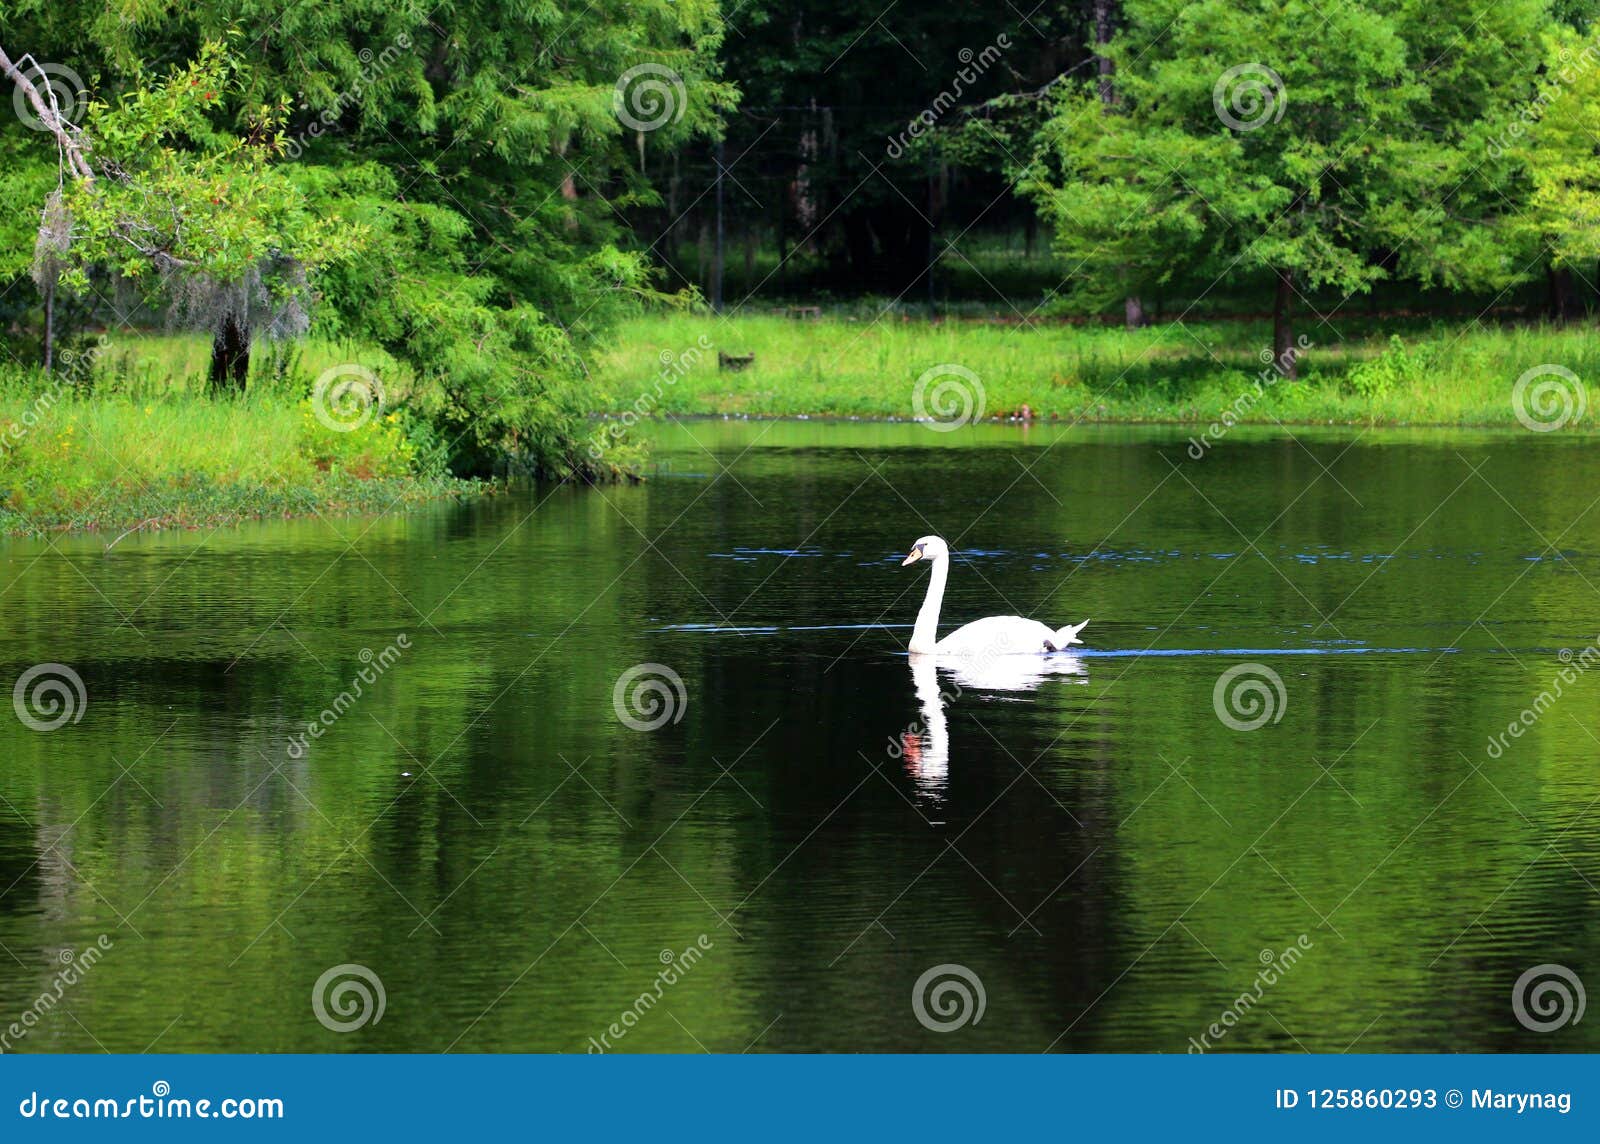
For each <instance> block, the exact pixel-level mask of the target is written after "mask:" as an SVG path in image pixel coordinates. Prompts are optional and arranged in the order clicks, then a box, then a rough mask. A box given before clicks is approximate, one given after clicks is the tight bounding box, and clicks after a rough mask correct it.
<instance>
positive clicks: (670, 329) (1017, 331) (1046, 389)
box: [596, 310, 1600, 427]
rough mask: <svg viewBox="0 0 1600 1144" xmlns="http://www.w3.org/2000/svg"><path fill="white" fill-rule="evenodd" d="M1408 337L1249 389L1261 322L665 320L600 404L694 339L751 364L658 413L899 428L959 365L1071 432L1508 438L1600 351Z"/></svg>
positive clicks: (639, 385)
mask: <svg viewBox="0 0 1600 1144" xmlns="http://www.w3.org/2000/svg"><path fill="white" fill-rule="evenodd" d="M1400 325H1404V323H1398V322H1393V321H1384V322H1376V321H1370V320H1351V321H1349V322H1341V327H1340V330H1339V336H1337V337H1336V336H1335V334H1334V333H1333V331H1332V330H1331V329H1328V328H1320V327H1318V326H1316V325H1315V323H1313V322H1311V321H1306V322H1303V323H1302V324H1301V325H1300V327H1299V332H1300V333H1301V334H1303V335H1304V336H1305V337H1306V338H1307V339H1308V340H1309V341H1310V342H1311V343H1312V348H1311V350H1310V351H1309V353H1307V354H1306V356H1305V357H1304V358H1303V359H1302V362H1301V378H1300V380H1299V381H1297V382H1295V383H1292V384H1290V383H1283V382H1279V383H1278V384H1274V385H1265V386H1263V387H1262V389H1261V391H1260V392H1259V393H1258V392H1257V386H1256V382H1257V379H1258V378H1261V377H1262V376H1263V370H1264V369H1266V367H1265V366H1264V365H1263V363H1262V361H1261V355H1262V354H1263V353H1264V352H1269V347H1270V345H1271V327H1270V324H1269V323H1265V322H1243V321H1240V322H1217V323H1203V324H1201V323H1194V324H1189V325H1186V326H1179V325H1176V324H1168V325H1162V326H1151V327H1148V328H1145V329H1142V330H1133V331H1129V330H1124V329H1120V328H1116V327H1104V326H1074V325H1061V324H1056V325H1039V326H1034V327H1032V328H1022V327H1021V326H1019V325H1017V324H1005V323H1002V322H962V321H953V322H944V323H940V324H929V323H928V322H925V321H921V320H912V319H910V318H908V317H906V316H904V315H897V314H891V315H887V316H885V317H883V318H882V319H881V320H879V321H876V322H874V321H873V320H872V317H871V311H866V310H863V311H862V312H861V313H859V314H852V315H850V316H848V317H845V318H843V319H837V318H834V317H831V316H830V317H829V318H825V319H822V320H797V319H791V318H786V317H778V316H773V315H749V316H745V315H741V316H737V317H733V318H731V319H728V320H726V321H724V320H722V319H719V318H717V317H716V316H714V315H706V314H700V315H696V314H689V315H672V316H660V317H646V318H639V319H636V320H634V321H632V322H630V323H629V324H627V325H625V326H624V327H623V328H622V329H621V330H619V331H618V333H617V335H616V337H615V339H614V340H613V343H612V347H613V348H611V349H610V350H609V351H608V352H606V353H604V354H603V355H602V356H601V359H600V361H599V364H598V366H597V368H596V379H597V381H598V382H599V383H600V387H601V390H602V393H603V397H604V400H605V401H606V403H607V405H608V406H609V407H610V408H612V409H618V410H620V409H624V408H626V407H628V406H629V405H630V403H631V402H632V401H633V400H634V399H635V397H636V396H637V395H638V394H640V393H641V392H645V391H652V392H653V390H654V383H655V379H656V377H657V375H658V372H659V371H660V369H661V365H660V359H659V356H658V355H659V354H660V353H661V352H662V351H669V352H674V353H678V352H682V351H683V350H685V349H687V348H688V347H690V346H693V345H694V344H695V341H696V339H697V338H699V337H701V336H702V335H703V336H705V337H707V338H709V339H710V341H711V342H712V343H713V344H714V346H715V347H716V349H718V350H721V351H723V352H726V353H730V354H745V353H754V354H755V355H756V360H755V363H754V365H752V366H751V367H750V368H748V369H745V370H742V371H740V372H731V371H718V370H717V368H716V363H715V359H714V357H712V356H711V355H709V354H708V355H707V357H706V359H705V361H703V362H702V363H701V364H699V365H697V366H695V367H694V368H693V369H692V370H691V371H690V372H689V373H688V374H687V375H686V376H684V377H682V378H680V379H678V380H677V381H676V382H674V383H673V384H670V385H666V386H663V387H662V393H661V395H660V402H659V404H660V407H661V408H662V409H663V410H665V411H666V412H670V413H708V414H716V413H736V414H739V413H746V414H771V415H793V414H803V413H804V414H818V415H839V416H863V417H908V416H910V415H911V414H912V391H913V387H914V386H915V384H916V381H917V379H918V377H919V376H921V375H922V374H923V372H924V371H926V370H928V369H930V368H931V367H933V366H936V365H940V364H943V363H955V364H958V365H961V366H964V367H965V368H967V369H970V370H972V371H973V372H974V373H975V374H977V376H978V377H979V378H980V379H981V381H982V384H983V388H984V397H985V406H986V409H987V411H988V413H990V414H995V413H1008V412H1011V411H1013V410H1016V409H1017V408H1018V407H1020V406H1022V405H1023V404H1027V405H1029V406H1030V407H1031V408H1032V410H1033V412H1034V413H1035V415H1037V416H1045V417H1048V416H1051V415H1055V416H1057V417H1060V418H1063V419H1074V418H1085V419H1089V420H1100V419H1103V420H1113V421H1115V420H1127V421H1137V420H1172V421H1193V422H1199V423H1205V422H1210V421H1213V420H1216V419H1218V418H1220V417H1222V416H1223V414H1224V412H1225V411H1228V410H1230V409H1232V410H1234V412H1235V414H1236V415H1240V414H1242V416H1240V419H1241V420H1244V421H1255V422H1265V423H1271V422H1272V421H1274V420H1278V421H1337V422H1346V423H1358V424H1359V423H1380V424H1382V423H1412V424H1453V425H1468V424H1482V425H1515V424H1516V423H1517V422H1516V415H1515V411H1514V409H1513V407H1512V404H1511V390H1512V386H1513V385H1514V384H1515V382H1516V379H1517V378H1518V376H1520V375H1521V374H1522V373H1523V372H1524V371H1526V370H1528V369H1530V368H1532V367H1533V366H1536V365H1541V364H1545V363H1553V364H1559V365H1562V366H1564V367H1565V368H1567V369H1570V370H1572V371H1573V372H1574V373H1576V374H1577V376H1578V377H1579V378H1580V379H1582V378H1590V377H1593V378H1600V349H1597V348H1596V347H1595V345H1594V342H1593V338H1592V337H1591V336H1590V334H1589V332H1588V331H1586V330H1584V329H1583V328H1581V327H1578V326H1573V327H1569V328H1565V329H1559V328H1547V327H1531V328H1519V329H1489V328H1485V327H1481V326H1480V327H1475V328H1465V327H1461V326H1456V325H1443V324H1434V325H1426V324H1416V323H1412V326H1411V328H1409V329H1408V330H1407V331H1406V332H1405V333H1404V335H1403V336H1402V338H1401V340H1400V344H1399V345H1396V344H1394V342H1393V340H1392V335H1391V331H1392V330H1393V329H1395V328H1396V327H1397V326H1400ZM1341 338H1342V340H1341ZM1363 365H1365V366H1366V368H1362V367H1363ZM1246 394H1248V395H1250V396H1249V397H1247V398H1245V400H1244V402H1243V403H1242V404H1241V403H1240V398H1241V396H1242V395H1246ZM1588 423H1590V422H1589V421H1588V420H1587V419H1586V420H1585V422H1581V423H1580V426H1579V427H1582V426H1583V425H1584V424H1588Z"/></svg>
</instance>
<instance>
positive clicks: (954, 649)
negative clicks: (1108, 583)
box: [901, 536, 1089, 656]
mask: <svg viewBox="0 0 1600 1144" xmlns="http://www.w3.org/2000/svg"><path fill="white" fill-rule="evenodd" d="M918 560H926V561H928V562H929V563H930V564H931V565H932V566H933V567H932V571H931V573H930V575H929V576H928V594H927V595H926V596H925V597H924V598H923V600H922V610H921V611H919V612H918V613H917V623H916V626H915V627H914V628H912V630H911V644H910V646H909V647H908V648H907V650H908V651H910V652H911V654H912V655H924V654H938V655H961V656H989V655H1044V654H1046V653H1049V652H1053V651H1059V650H1061V649H1062V648H1065V647H1067V646H1069V645H1070V644H1076V643H1082V642H1083V641H1082V640H1080V639H1079V638H1078V633H1079V632H1081V631H1082V630H1083V629H1084V627H1085V626H1086V625H1087V624H1088V623H1089V621H1088V620H1084V621H1083V623H1081V624H1068V625H1067V626H1066V627H1064V628H1052V627H1050V626H1049V625H1048V624H1041V623H1040V622H1039V621H1038V620H1025V619H1023V618H1022V617H1021V616H985V617H984V618H983V619H981V620H973V621H972V623H970V624H967V625H965V626H964V627H959V628H957V629H956V630H955V631H953V632H951V633H950V634H949V635H947V636H945V637H944V639H940V638H939V605H940V604H941V603H942V602H943V601H944V585H945V581H946V580H947V579H948V578H949V575H950V547H949V545H947V544H945V542H944V541H943V540H941V539H940V538H939V537H937V536H924V537H923V538H922V539H921V540H919V541H917V542H916V543H915V544H914V545H912V546H911V553H910V555H908V556H907V557H906V558H905V559H904V560H903V561H901V566H902V567H903V566H905V565H906V564H912V563H915V562H916V561H918Z"/></svg>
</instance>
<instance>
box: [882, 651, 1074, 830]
mask: <svg viewBox="0 0 1600 1144" xmlns="http://www.w3.org/2000/svg"><path fill="white" fill-rule="evenodd" d="M909 659H910V662H911V685H912V687H913V688H914V689H915V691H916V693H917V703H918V704H919V705H920V706H921V708H922V722H921V725H920V726H916V725H914V726H912V727H910V728H908V729H907V730H906V731H905V732H904V733H903V734H902V735H901V736H900V757H901V758H902V759H903V760H904V761H905V767H906V773H907V774H908V775H910V776H911V779H912V781H913V782H915V783H916V784H917V788H918V790H919V791H921V793H922V794H924V795H925V796H927V797H928V798H930V799H932V800H935V801H942V800H943V798H944V794H945V788H946V786H947V785H948V784H949V781H950V725H949V722H948V720H947V719H946V718H945V710H944V705H945V701H946V700H953V699H956V698H959V697H960V695H961V694H962V692H964V691H1033V690H1036V689H1037V688H1038V687H1039V685H1040V684H1041V683H1043V682H1044V681H1045V680H1046V679H1049V678H1050V677H1051V676H1058V675H1065V676H1074V677H1076V678H1075V679H1074V680H1073V682H1076V683H1087V682H1089V679H1088V670H1087V668H1086V667H1085V665H1084V662H1083V660H1082V659H1080V658H1079V657H1078V656H1075V655H1066V654H1062V653H1059V652H1058V653H1056V654H1055V655H994V656H937V655H912V656H910V657H909ZM940 670H943V671H944V672H945V682H946V686H941V684H940V676H939V672H940Z"/></svg>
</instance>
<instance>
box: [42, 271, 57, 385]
mask: <svg viewBox="0 0 1600 1144" xmlns="http://www.w3.org/2000/svg"><path fill="white" fill-rule="evenodd" d="M55 356H56V284H55V282H54V280H52V281H50V282H48V283H46V285H45V288H44V375H45V376H46V377H49V376H50V369H51V367H52V366H53V365H54V364H55Z"/></svg>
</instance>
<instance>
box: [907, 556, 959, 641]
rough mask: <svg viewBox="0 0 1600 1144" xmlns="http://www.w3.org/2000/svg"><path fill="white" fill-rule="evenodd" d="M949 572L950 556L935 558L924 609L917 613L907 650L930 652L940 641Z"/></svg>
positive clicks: (923, 603) (923, 605)
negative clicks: (945, 583) (942, 605)
mask: <svg viewBox="0 0 1600 1144" xmlns="http://www.w3.org/2000/svg"><path fill="white" fill-rule="evenodd" d="M949 574H950V558H949V557H948V556H940V557H938V558H937V559H936V560H934V562H933V569H932V573H931V574H930V575H929V576H928V594H927V595H926V596H924V597H923V599H922V610H921V611H920V612H918V613H917V626H916V627H914V628H912V629H911V646H910V647H908V648H907V649H906V650H907V651H910V652H912V653H918V652H929V651H932V650H933V649H934V645H935V644H937V643H938V642H939V605H940V603H941V602H943V600H944V581H945V577H946V576H948V575H949Z"/></svg>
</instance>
